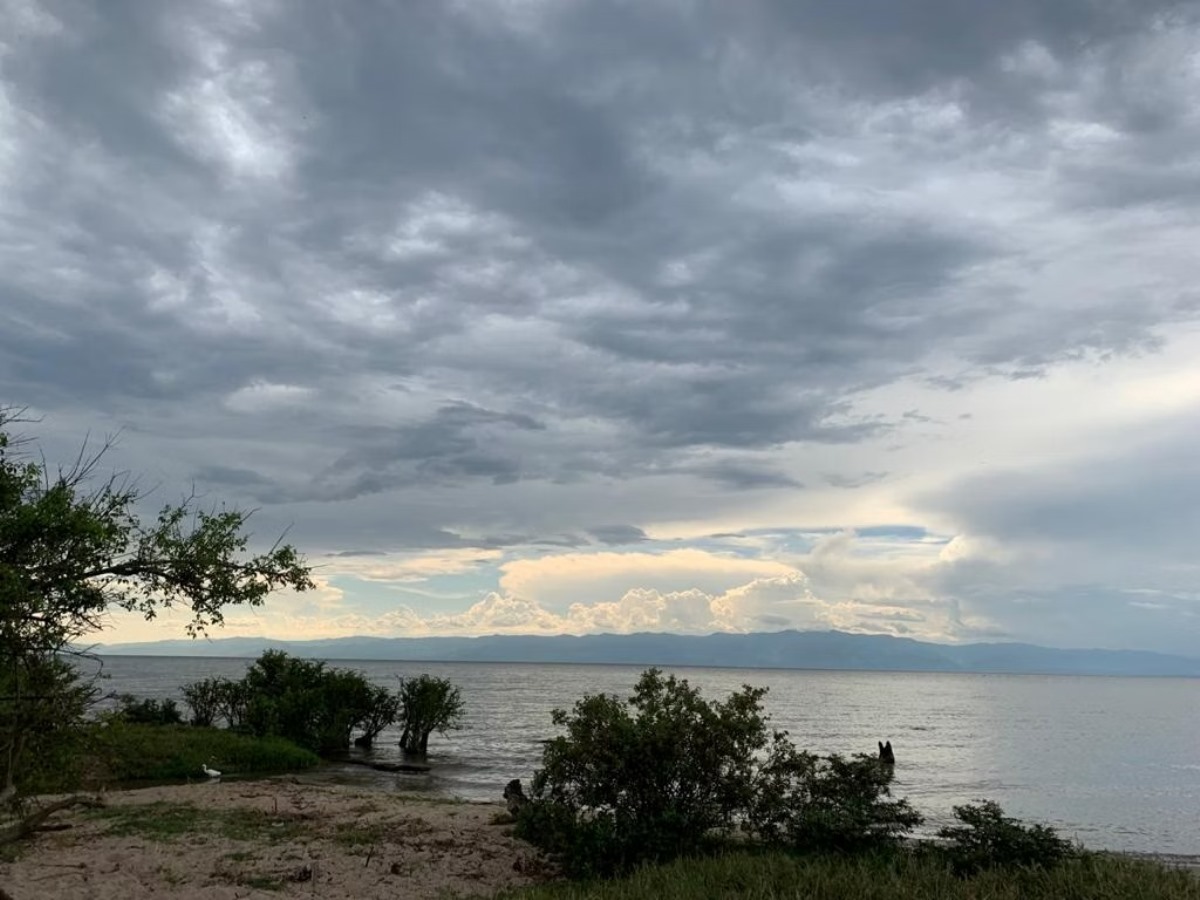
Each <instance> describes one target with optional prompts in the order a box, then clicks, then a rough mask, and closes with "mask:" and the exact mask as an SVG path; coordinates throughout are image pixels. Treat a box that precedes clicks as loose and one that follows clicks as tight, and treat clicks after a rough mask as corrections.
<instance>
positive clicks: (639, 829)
mask: <svg viewBox="0 0 1200 900" xmlns="http://www.w3.org/2000/svg"><path fill="white" fill-rule="evenodd" d="M765 693H766V691H765V690H762V689H757V688H751V687H748V686H747V687H745V688H743V690H742V691H741V692H739V693H735V694H732V695H731V696H730V697H729V698H728V699H727V700H725V701H724V702H716V701H712V702H710V701H706V700H704V699H703V698H702V697H701V696H700V691H699V690H698V689H696V688H693V687H691V686H690V685H689V684H688V683H687V681H684V680H677V679H676V678H675V677H674V676H669V677H665V678H664V677H663V675H662V673H661V672H660V671H659V670H658V669H650V670H648V671H646V672H645V673H644V674H643V675H642V677H641V679H640V680H639V681H638V683H637V686H636V687H635V689H634V694H633V696H632V697H631V698H630V699H629V700H628V701H627V702H625V701H622V700H620V699H619V698H616V697H612V696H607V695H596V696H587V697H585V698H584V699H582V700H580V701H579V702H578V703H577V704H576V705H575V708H574V710H573V712H571V713H567V712H565V711H563V710H556V711H555V712H554V722H555V724H557V725H559V726H562V727H565V729H566V734H565V735H563V736H560V737H557V738H555V739H554V740H552V741H550V742H549V743H548V744H547V745H546V747H545V750H544V753H543V758H542V768H541V769H540V770H539V771H538V772H537V773H536V775H535V776H534V779H533V788H532V797H531V802H530V803H529V804H528V805H527V806H526V808H525V809H524V810H523V811H522V812H521V815H520V816H519V817H518V820H517V834H518V835H519V836H521V837H523V838H525V839H527V840H529V841H530V842H532V843H534V844H536V845H537V846H540V847H542V848H543V849H545V850H547V851H548V852H550V853H551V854H553V855H554V856H556V857H557V858H558V860H559V861H560V863H561V864H562V866H563V867H564V869H565V870H566V871H567V872H569V873H570V874H573V875H579V876H591V875H606V874H609V873H612V872H620V871H625V870H628V869H630V868H632V867H634V866H635V865H637V864H639V863H641V862H644V861H648V860H666V859H671V858H674V857H676V856H680V855H684V854H688V853H694V852H698V851H700V850H702V849H703V848H704V846H705V844H706V842H707V841H708V840H709V838H710V836H711V835H712V833H713V832H714V831H720V830H729V829H731V828H732V827H733V826H734V825H735V824H736V822H737V820H738V817H739V815H741V814H742V813H743V812H744V811H745V810H746V809H747V808H748V807H749V805H750V803H751V800H752V798H753V793H754V785H755V774H756V770H757V767H756V762H755V755H756V753H757V752H758V751H760V750H761V749H762V748H763V747H764V746H765V745H766V743H767V728H766V720H765V718H764V716H763V714H762V698H763V696H764V695H765Z"/></svg>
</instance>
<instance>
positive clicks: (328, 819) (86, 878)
mask: <svg viewBox="0 0 1200 900" xmlns="http://www.w3.org/2000/svg"><path fill="white" fill-rule="evenodd" d="M104 801H105V806H104V807H103V808H102V809H98V810H75V811H71V812H68V813H61V814H59V815H57V816H56V817H55V818H54V819H53V821H54V822H58V823H65V824H69V825H70V827H69V828H68V829H66V830H63V831H56V832H49V833H43V834H39V835H37V836H36V837H35V838H33V839H32V840H31V841H29V842H27V843H25V844H23V845H21V848H20V853H19V856H18V858H17V859H16V860H13V861H7V862H0V888H3V889H4V890H5V891H7V892H8V894H10V895H11V897H12V898H13V900H82V898H88V900H93V898H94V900H140V898H149V897H178V898H182V900H199V898H205V900H209V898H212V900H233V898H282V897H305V898H312V897H318V898H330V900H337V898H354V900H371V898H377V897H378V898H385V897H386V898H388V900H396V898H425V897H429V898H435V897H436V898H446V897H448V896H468V897H479V896H483V897H487V896H492V895H494V894H495V893H496V892H497V891H500V890H503V889H505V888H511V887H518V886H521V885H526V884H532V883H535V882H537V881H541V880H545V878H546V877H547V874H548V870H547V868H546V866H545V865H544V863H543V862H542V860H541V859H540V858H539V856H538V855H537V853H536V852H535V851H534V850H533V849H532V848H531V847H529V846H528V845H527V844H524V843H522V842H520V841H518V840H516V839H515V838H513V837H512V836H511V834H510V832H511V826H508V825H505V824H503V823H502V822H501V823H498V820H502V819H504V818H505V817H504V816H503V812H504V810H503V807H502V806H501V805H500V804H494V805H493V804H475V803H455V802H438V801H430V800H427V799H422V798H419V797H411V796H398V795H388V794H385V793H381V792H379V791H367V790H363V789H361V788H352V787H345V786H341V785H330V784H318V783H309V782H305V781H304V780H303V779H296V778H282V779H271V780H267V781H254V782H245V781H243V782H227V783H220V782H207V783H197V784H190V785H172V786H169V787H154V788H145V789H140V790H132V791H121V792H112V793H109V794H107V795H105V797H104Z"/></svg>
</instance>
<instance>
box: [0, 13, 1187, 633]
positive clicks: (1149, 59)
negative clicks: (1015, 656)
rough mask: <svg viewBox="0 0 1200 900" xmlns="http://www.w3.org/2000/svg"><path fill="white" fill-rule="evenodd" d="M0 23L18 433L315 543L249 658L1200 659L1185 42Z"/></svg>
mask: <svg viewBox="0 0 1200 900" xmlns="http://www.w3.org/2000/svg"><path fill="white" fill-rule="evenodd" d="M0 20H2V21H3V22H4V23H5V24H4V27H3V28H0V403H4V404H8V405H17V406H23V407H28V410H29V412H30V414H31V415H34V416H36V417H38V418H39V419H40V421H39V422H38V423H37V424H36V426H27V429H26V430H32V429H36V436H37V437H38V439H39V441H40V444H41V450H42V452H44V453H45V455H46V457H47V459H48V460H57V459H68V458H70V457H71V456H73V454H74V453H75V452H76V451H77V450H78V448H79V445H80V442H81V441H82V440H84V438H85V437H87V436H90V440H91V441H92V442H93V445H94V442H96V441H103V440H104V439H105V438H106V437H115V446H114V447H113V448H112V450H111V451H110V453H109V454H108V456H107V457H106V460H108V461H110V462H111V465H112V466H114V467H116V468H119V469H121V470H125V471H129V472H132V473H136V475H137V477H138V479H139V481H138V483H139V485H141V486H142V487H143V488H144V489H145V492H146V494H147V495H148V496H147V501H146V502H147V504H148V507H147V508H150V509H153V507H155V506H156V505H160V504H161V503H166V502H171V501H173V500H177V499H179V498H180V497H182V496H184V495H187V494H190V493H191V492H192V491H193V490H194V491H195V492H196V494H197V496H198V497H199V498H200V500H201V502H202V503H204V504H208V505H211V506H216V505H219V504H222V503H225V504H230V505H234V506H237V507H240V508H244V509H253V510H255V513H254V516H253V518H252V519H251V525H252V531H253V533H254V540H255V542H256V546H265V545H267V544H270V543H271V542H272V541H273V540H274V538H276V537H278V536H279V535H280V534H283V533H286V535H287V540H289V541H291V542H292V543H294V544H295V545H296V546H297V547H298V548H299V549H301V550H302V551H303V552H304V553H305V554H306V555H307V557H308V559H309V561H310V562H311V563H312V564H313V565H314V567H315V568H314V573H315V576H316V580H317V585H318V586H317V589H316V590H314V591H311V592H307V593H305V594H301V595H295V594H280V595H277V596H275V597H273V598H272V599H271V600H270V601H269V602H268V603H267V604H266V605H265V606H264V607H263V608H261V609H257V610H242V609H235V610H231V611H230V612H229V615H228V621H227V624H226V627H225V628H224V630H223V631H222V632H221V634H223V635H265V636H271V637H276V638H315V637H336V636H347V635H356V634H373V635H430V634H465V635H475V634H492V633H521V634H553V633H577V634H578V633H589V632H630V631H670V632H682V633H709V632H713V631H733V632H745V631H771V630H779V629H783V628H800V629H822V630H823V629H830V628H837V629H842V630H847V631H857V632H868V633H886V634H894V635H901V636H907V637H914V638H919V639H926V640H934V641H948V642H960V641H993V640H1018V641H1029V642H1034V643H1042V644H1048V645H1052V646H1063V647H1113V648H1143V649H1150V650H1159V651H1165V652H1172V653H1183V654H1187V655H1200V557H1198V555H1197V543H1198V538H1200V455H1198V454H1197V453H1196V452H1195V448H1196V447H1197V446H1198V445H1200V287H1198V286H1200V253H1197V252H1196V250H1195V248H1196V247H1197V246H1200V106H1197V104H1196V98H1197V97H1198V96H1200V10H1198V9H1197V6H1196V4H1194V3H1190V2H1160V0H1010V2H1006V3H995V2H993V0H840V2H838V3H829V2H826V0H779V2H768V0H739V2H737V3H724V2H716V0H710V2H689V0H636V2H633V0H630V2H622V0H609V2H590V0H438V2H433V0H428V2H425V0H410V2H393V3H387V2H362V3H328V2H318V0H310V2H305V0H286V2H285V0H278V2H270V0H176V2H168V0H162V2H155V3H143V2H135V0H108V2H105V3H103V4H80V3H74V2H61V3H54V2H47V3H38V2H31V0H0ZM181 623H182V619H181V618H180V617H179V616H176V615H166V616H162V617H160V618H158V619H156V620H155V621H153V622H150V623H146V622H142V621H140V620H137V619H134V618H131V617H128V616H121V615H114V616H113V617H112V618H111V620H110V622H109V623H108V624H109V628H108V630H107V631H105V632H104V633H103V635H102V636H98V637H101V639H103V640H105V641H110V642H111V641H136V640H150V639H158V638H169V637H180V636H182V634H183V632H182V624H181Z"/></svg>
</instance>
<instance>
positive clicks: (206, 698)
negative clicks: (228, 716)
mask: <svg viewBox="0 0 1200 900" xmlns="http://www.w3.org/2000/svg"><path fill="white" fill-rule="evenodd" d="M223 682H224V679H220V678H205V679H203V680H202V681H194V682H192V683H191V684H185V685H184V686H183V688H182V690H183V702H184V703H185V704H187V707H188V709H189V710H191V712H192V716H191V719H190V721H191V724H193V725H195V726H197V727H199V728H211V727H212V726H213V725H215V724H217V720H218V719H219V718H220V716H221V690H222V687H223Z"/></svg>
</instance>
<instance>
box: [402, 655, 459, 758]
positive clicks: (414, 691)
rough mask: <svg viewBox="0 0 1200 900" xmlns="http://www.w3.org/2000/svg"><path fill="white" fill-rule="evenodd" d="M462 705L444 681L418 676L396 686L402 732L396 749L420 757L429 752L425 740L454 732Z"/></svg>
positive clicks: (456, 690)
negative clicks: (402, 724)
mask: <svg viewBox="0 0 1200 900" xmlns="http://www.w3.org/2000/svg"><path fill="white" fill-rule="evenodd" d="M462 714H463V701H462V695H461V694H460V692H459V690H458V688H456V687H455V686H454V685H453V684H451V683H450V682H449V681H448V680H447V679H445V678H437V677H435V676H433V675H419V676H417V677H416V678H406V679H403V680H402V681H401V682H400V717H401V719H402V720H403V722H404V731H403V733H402V734H401V735H400V749H401V750H403V751H404V752H405V753H409V754H413V755H416V756H424V755H425V754H426V753H427V752H428V751H429V736H430V735H431V734H433V733H434V732H435V731H436V732H437V733H438V734H445V733H446V732H447V731H449V730H451V729H454V728H457V727H458V724H459V721H460V720H461V719H462Z"/></svg>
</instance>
